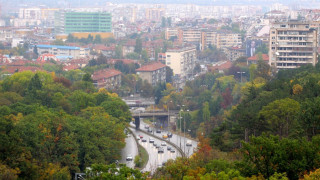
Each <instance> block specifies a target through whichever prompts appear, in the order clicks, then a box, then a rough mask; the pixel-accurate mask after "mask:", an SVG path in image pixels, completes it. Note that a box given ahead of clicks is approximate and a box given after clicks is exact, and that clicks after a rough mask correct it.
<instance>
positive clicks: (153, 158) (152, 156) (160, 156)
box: [130, 128, 180, 173]
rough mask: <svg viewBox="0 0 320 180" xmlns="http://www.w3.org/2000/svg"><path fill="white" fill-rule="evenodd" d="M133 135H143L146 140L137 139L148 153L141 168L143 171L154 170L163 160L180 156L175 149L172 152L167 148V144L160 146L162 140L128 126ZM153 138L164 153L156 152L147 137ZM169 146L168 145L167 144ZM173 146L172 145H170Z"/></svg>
mask: <svg viewBox="0 0 320 180" xmlns="http://www.w3.org/2000/svg"><path fill="white" fill-rule="evenodd" d="M130 129H131V130H132V132H133V134H134V135H135V136H140V135H141V136H143V139H146V140H147V142H142V140H139V141H138V142H139V143H140V145H142V147H144V148H145V149H146V151H147V152H148V154H149V161H148V163H147V165H146V167H145V168H144V169H143V171H150V172H151V173H153V172H155V170H156V169H157V168H158V166H160V165H162V163H163V162H166V161H167V160H169V159H175V158H177V157H178V156H180V154H179V152H178V151H177V150H176V149H175V148H174V149H175V152H174V153H172V152H170V151H168V150H167V146H168V144H167V146H161V143H162V142H164V141H161V140H158V139H155V138H153V137H151V136H149V135H147V134H145V133H143V132H141V131H138V130H136V129H134V128H130ZM150 138H152V139H154V143H155V144H158V145H160V146H161V147H163V149H164V153H158V149H156V147H155V146H154V145H153V143H150V142H149V139H150ZM169 146H170V145H169ZM171 148H173V147H171Z"/></svg>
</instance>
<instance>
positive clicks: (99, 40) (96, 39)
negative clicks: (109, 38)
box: [93, 34, 102, 44]
mask: <svg viewBox="0 0 320 180" xmlns="http://www.w3.org/2000/svg"><path fill="white" fill-rule="evenodd" d="M93 43H94V44H100V43H102V39H101V35H100V34H97V35H96V37H95V38H94V41H93Z"/></svg>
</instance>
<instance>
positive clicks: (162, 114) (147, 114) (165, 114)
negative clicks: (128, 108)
mask: <svg viewBox="0 0 320 180" xmlns="http://www.w3.org/2000/svg"><path fill="white" fill-rule="evenodd" d="M178 113H179V111H170V112H169V115H170V116H176V115H177V114H178ZM132 117H133V118H135V117H140V118H149V117H159V118H163V117H168V111H144V112H132Z"/></svg>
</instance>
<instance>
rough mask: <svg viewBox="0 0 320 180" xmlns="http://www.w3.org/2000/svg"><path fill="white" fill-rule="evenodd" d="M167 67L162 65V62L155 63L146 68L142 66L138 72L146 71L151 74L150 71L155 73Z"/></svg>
mask: <svg viewBox="0 0 320 180" xmlns="http://www.w3.org/2000/svg"><path fill="white" fill-rule="evenodd" d="M164 67H166V65H164V64H162V63H161V62H154V63H151V64H148V65H145V66H142V67H141V68H139V69H136V72H138V71H144V72H149V71H155V70H158V69H161V68H164Z"/></svg>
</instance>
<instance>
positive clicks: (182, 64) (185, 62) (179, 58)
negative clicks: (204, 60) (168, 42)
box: [166, 46, 197, 80]
mask: <svg viewBox="0 0 320 180" xmlns="http://www.w3.org/2000/svg"><path fill="white" fill-rule="evenodd" d="M196 59H197V57H196V47H195V46H190V47H183V48H172V49H168V51H167V52H166V65H167V66H169V67H170V68H171V69H172V70H173V74H174V75H179V76H180V78H182V79H184V80H185V79H187V78H189V77H191V76H192V75H193V69H194V67H195V63H196Z"/></svg>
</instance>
